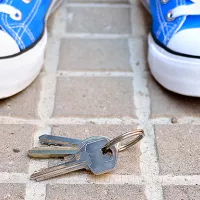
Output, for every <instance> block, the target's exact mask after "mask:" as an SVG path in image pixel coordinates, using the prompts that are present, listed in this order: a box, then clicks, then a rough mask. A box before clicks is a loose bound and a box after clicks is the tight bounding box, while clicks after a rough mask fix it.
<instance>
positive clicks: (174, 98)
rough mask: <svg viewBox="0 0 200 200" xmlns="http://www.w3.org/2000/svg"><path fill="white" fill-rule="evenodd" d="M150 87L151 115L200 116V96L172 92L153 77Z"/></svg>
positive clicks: (150, 80)
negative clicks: (194, 96)
mask: <svg viewBox="0 0 200 200" xmlns="http://www.w3.org/2000/svg"><path fill="white" fill-rule="evenodd" d="M148 87H149V90H150V99H151V111H152V113H151V117H153V118H154V117H185V116H191V117H192V116H200V112H199V110H200V101H199V98H192V97H186V96H182V95H179V94H175V93H172V92H170V91H168V90H166V89H164V88H163V87H161V86H160V85H159V84H158V83H157V82H156V81H155V80H154V79H153V78H152V77H150V78H149V83H148Z"/></svg>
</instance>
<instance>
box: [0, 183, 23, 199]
mask: <svg viewBox="0 0 200 200" xmlns="http://www.w3.org/2000/svg"><path fill="white" fill-rule="evenodd" d="M0 194H1V195H0V199H1V200H23V199H25V185H24V184H0Z"/></svg>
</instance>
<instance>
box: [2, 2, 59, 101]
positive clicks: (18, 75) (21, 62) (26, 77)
mask: <svg viewBox="0 0 200 200" xmlns="http://www.w3.org/2000/svg"><path fill="white" fill-rule="evenodd" d="M60 3H61V0H0V46H1V48H0V98H5V97H9V96H12V95H14V94H16V93H18V92H20V91H21V90H23V89H24V88H26V87H27V86H28V85H30V84H31V82H32V81H33V80H34V79H35V78H36V77H37V75H38V74H39V72H40V70H41V67H42V65H43V62H44V53H45V47H46V43H47V31H46V20H47V19H48V16H49V14H50V13H52V12H53V11H54V10H55V9H56V8H57V7H58V6H59V5H60Z"/></svg>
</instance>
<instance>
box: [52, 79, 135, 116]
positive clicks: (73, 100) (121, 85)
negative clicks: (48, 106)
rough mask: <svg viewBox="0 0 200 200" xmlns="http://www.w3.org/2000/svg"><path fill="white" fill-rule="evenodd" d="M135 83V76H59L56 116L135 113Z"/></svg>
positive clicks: (124, 114)
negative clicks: (132, 77) (133, 82)
mask: <svg viewBox="0 0 200 200" xmlns="http://www.w3.org/2000/svg"><path fill="white" fill-rule="evenodd" d="M131 85H132V79H131V78H120V77H117V78H115V77H110V78H104V77H78V78H59V79H58V83H57V91H56V105H55V110H54V116H55V117H68V116H76V117H124V116H125V117H126V116H135V112H134V110H135V109H134V105H133V99H132V96H133V91H132V87H131ZM91 86H92V87H91ZM108 86H109V87H108ZM63 91H64V92H63ZM77 91H78V92H77ZM66 102H67V103H66Z"/></svg>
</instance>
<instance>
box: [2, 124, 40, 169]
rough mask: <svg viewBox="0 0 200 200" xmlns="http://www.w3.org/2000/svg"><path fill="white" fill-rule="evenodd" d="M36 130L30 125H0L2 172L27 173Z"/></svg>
mask: <svg viewBox="0 0 200 200" xmlns="http://www.w3.org/2000/svg"><path fill="white" fill-rule="evenodd" d="M35 129H36V128H35V127H34V126H30V125H0V133H1V146H0V172H27V170H28V164H29V161H28V160H29V159H28V157H27V151H28V149H29V148H30V147H31V146H32V142H33V138H32V136H33V134H34V132H35Z"/></svg>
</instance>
